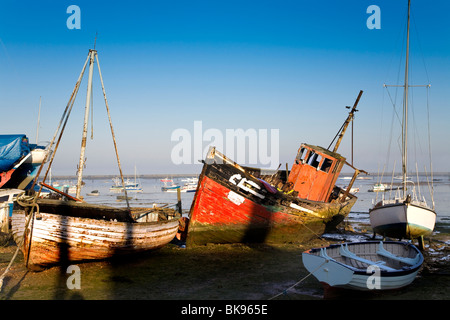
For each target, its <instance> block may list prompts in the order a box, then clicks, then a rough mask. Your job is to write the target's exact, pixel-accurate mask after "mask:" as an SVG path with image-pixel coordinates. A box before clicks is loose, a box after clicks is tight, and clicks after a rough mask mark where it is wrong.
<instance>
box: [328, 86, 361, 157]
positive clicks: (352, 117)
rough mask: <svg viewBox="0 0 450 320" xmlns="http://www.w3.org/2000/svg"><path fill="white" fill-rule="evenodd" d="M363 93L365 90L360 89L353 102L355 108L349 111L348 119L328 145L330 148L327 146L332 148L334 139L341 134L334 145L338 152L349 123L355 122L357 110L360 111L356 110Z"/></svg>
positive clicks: (334, 150)
mask: <svg viewBox="0 0 450 320" xmlns="http://www.w3.org/2000/svg"><path fill="white" fill-rule="evenodd" d="M362 94H363V91H362V90H360V91H359V94H358V97H357V98H356V101H355V103H354V104H353V108H352V109H351V110H350V112H349V113H348V116H347V119H345V122H344V124H343V125H342V126H341V128H340V129H339V131H338V133H337V134H336V136H335V137H334V139H333V141H331V143H330V145H329V146H328V148H327V149H328V150H330V147H331V145H332V144H333V142H334V140H336V137H337V136H339V137H338V140H337V142H336V145H335V146H334V149H333V152H337V150H338V148H339V145H340V144H341V141H342V138H343V137H344V134H345V131H346V130H347V127H348V125H349V124H350V122H351V121H352V122H353V119H354V115H355V112H356V111H358V110H356V107H357V106H358V102H359V99H361V96H362Z"/></svg>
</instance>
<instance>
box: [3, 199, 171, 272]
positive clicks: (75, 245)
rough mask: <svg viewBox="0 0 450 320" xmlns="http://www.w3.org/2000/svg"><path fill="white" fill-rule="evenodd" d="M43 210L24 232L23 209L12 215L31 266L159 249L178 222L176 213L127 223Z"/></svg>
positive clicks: (165, 242)
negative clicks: (161, 217)
mask: <svg viewBox="0 0 450 320" xmlns="http://www.w3.org/2000/svg"><path fill="white" fill-rule="evenodd" d="M85 207H87V208H89V206H85ZM96 207H98V206H93V208H94V209H95V208H96ZM44 208H45V206H44ZM43 210H44V211H40V214H39V215H38V217H36V216H34V217H33V220H32V221H30V224H29V225H28V228H27V231H26V232H25V233H24V231H25V221H26V215H25V211H24V210H16V211H15V212H14V214H13V216H12V233H13V237H14V240H15V241H16V243H17V244H18V245H20V246H21V249H22V251H23V253H24V256H25V261H28V264H27V265H28V266H29V267H30V268H33V267H45V266H50V265H54V264H66V263H74V262H82V261H89V260H102V259H109V258H114V257H119V256H122V255H128V254H135V253H139V252H144V251H150V250H154V249H158V248H161V247H162V246H164V245H166V244H168V243H169V242H170V241H172V240H173V239H174V237H175V235H176V233H177V231H178V225H179V222H178V220H179V219H178V218H179V215H175V216H174V217H172V218H169V219H165V220H162V221H161V220H158V221H150V222H129V221H111V220H109V219H107V220H104V219H96V218H87V217H76V216H71V215H73V214H71V215H64V214H54V213H46V212H45V211H51V210H45V209H43ZM72 213H73V212H72ZM103 213H104V212H103ZM157 216H158V213H156V214H154V218H155V219H158V217H157ZM150 220H151V219H150ZM30 239H31V240H30Z"/></svg>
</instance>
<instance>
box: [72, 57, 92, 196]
mask: <svg viewBox="0 0 450 320" xmlns="http://www.w3.org/2000/svg"><path fill="white" fill-rule="evenodd" d="M96 52H97V51H95V50H92V49H90V50H89V55H88V56H89V78H88V86H87V96H86V107H85V111H84V124H83V136H82V139H81V151H80V162H79V164H78V172H77V176H78V181H77V193H76V198H78V199H80V193H81V182H82V180H83V168H84V155H85V152H86V138H87V131H88V120H89V106H90V104H91V90H92V75H93V73H94V58H95V53H96Z"/></svg>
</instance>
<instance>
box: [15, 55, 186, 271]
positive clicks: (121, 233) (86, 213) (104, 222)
mask: <svg viewBox="0 0 450 320" xmlns="http://www.w3.org/2000/svg"><path fill="white" fill-rule="evenodd" d="M95 59H97V60H96V61H97V66H98V70H99V73H100V80H101V83H102V89H103V96H104V98H105V104H106V109H107V113H108V118H109V122H110V128H111V134H112V138H113V142H114V147H115V151H116V157H117V163H118V167H119V171H120V177H121V180H122V186H124V185H125V183H124V179H123V174H122V169H121V165H120V161H119V156H118V151H117V146H116V140H115V137H114V131H113V126H112V123H111V117H110V113H109V108H108V103H107V100H106V94H105V89H104V86H103V80H102V76H101V72H100V65H99V61H98V56H97V51H95V50H89V54H88V57H87V59H86V62H85V64H84V67H83V69H82V72H81V74H80V77H79V78H78V81H77V84H76V85H75V89H74V90H73V93H72V95H71V98H70V100H69V103H68V104H67V107H66V110H65V111H64V113H63V117H62V119H61V121H60V125H61V124H62V123H64V124H65V123H66V122H67V120H68V117H69V115H70V111H71V108H72V106H73V104H74V99H75V97H76V93H77V92H78V89H79V85H80V83H81V80H82V77H83V74H84V71H85V69H86V66H87V63H88V61H89V62H90V63H89V79H88V91H87V98H86V109H85V119H84V126H83V136H82V143H81V152H80V162H79V165H78V172H77V178H78V179H77V180H78V182H77V192H76V196H75V197H72V196H70V195H68V194H65V193H64V192H62V191H60V190H58V189H55V188H53V187H52V186H49V185H47V184H45V179H46V177H47V174H48V172H49V169H50V167H51V164H52V162H53V159H54V155H55V153H56V149H55V151H54V152H53V155H52V158H51V160H50V162H49V167H48V168H47V172H46V174H45V177H44V179H43V182H41V183H40V184H41V186H43V187H46V188H49V189H50V190H52V191H55V192H58V193H60V194H62V195H63V196H64V197H65V198H67V199H69V200H67V201H61V200H49V199H39V192H40V191H39V192H38V193H37V194H36V195H34V196H30V198H28V197H27V198H23V197H22V198H18V199H17V204H18V206H17V208H16V209H15V210H14V211H13V217H12V232H13V237H14V239H15V240H16V243H17V245H18V247H19V248H20V249H21V250H22V251H23V253H24V256H25V263H26V265H27V266H28V267H29V268H33V267H45V266H49V265H52V264H66V263H72V262H82V261H89V260H100V259H107V258H113V257H117V256H121V255H126V254H131V253H139V252H143V251H148V250H154V249H157V248H160V247H162V246H164V245H166V244H168V243H169V242H170V241H172V240H173V239H174V237H175V235H176V233H177V232H178V226H179V218H180V217H181V216H180V214H179V213H178V212H177V211H175V210H174V209H168V208H151V209H148V210H146V211H144V212H143V211H142V210H143V209H139V211H138V212H137V213H136V212H135V211H136V210H135V209H131V208H130V207H129V203H128V199H126V203H127V208H126V209H120V208H113V207H107V206H99V205H94V204H88V203H84V202H81V200H80V193H81V187H82V185H83V182H82V173H83V168H84V164H85V163H84V160H85V148H86V140H87V123H88V120H89V106H90V97H91V95H90V93H91V89H92V87H91V86H92V73H93V65H94V61H95ZM69 108H70V109H69ZM60 128H61V126H58V130H57V132H56V133H55V136H54V137H53V139H52V141H55V138H56V135H57V133H58V132H59V137H58V139H57V141H58V143H57V144H56V148H57V147H58V145H59V141H60V140H61V137H62V134H63V132H64V128H65V125H64V126H62V129H61V130H60V131H59V129H60ZM36 179H37V178H36ZM124 194H125V196H127V189H126V188H124ZM35 204H37V205H35ZM35 210H36V212H35Z"/></svg>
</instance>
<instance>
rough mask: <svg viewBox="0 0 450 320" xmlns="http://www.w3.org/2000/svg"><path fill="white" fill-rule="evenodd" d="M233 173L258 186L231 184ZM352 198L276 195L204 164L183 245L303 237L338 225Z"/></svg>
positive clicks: (218, 166)
mask: <svg viewBox="0 0 450 320" xmlns="http://www.w3.org/2000/svg"><path fill="white" fill-rule="evenodd" d="M237 174H239V175H240V176H241V178H243V177H245V178H246V179H247V181H251V182H252V183H254V184H253V187H254V186H255V185H258V187H254V188H253V189H252V190H256V191H255V192H253V193H252V192H251V191H252V190H250V191H248V190H247V192H246V191H245V190H244V191H243V190H242V188H239V187H238V186H237V185H235V184H233V183H230V177H232V176H233V175H237ZM241 181H242V180H241ZM255 193H258V194H259V195H260V196H258V195H255ZM261 196H263V197H264V198H263V199H262V198H261ZM355 201H356V198H355V197H352V198H350V199H349V200H348V201H346V202H344V203H338V202H333V203H325V202H319V201H307V200H301V199H297V198H294V197H289V196H287V195H284V194H281V193H279V192H277V193H276V194H274V193H271V192H269V191H267V190H266V189H264V185H263V183H261V182H259V181H258V179H255V178H254V177H252V176H251V175H248V174H247V175H246V174H245V173H244V172H242V171H241V170H239V169H237V168H235V167H233V166H230V165H227V164H205V165H204V168H203V171H202V174H201V176H200V180H199V185H198V188H197V192H196V195H195V197H194V201H193V203H192V206H191V211H190V222H189V227H188V234H187V245H188V246H189V245H202V244H206V243H251V242H257V243H288V242H292V243H302V242H306V241H308V240H310V239H313V238H317V237H319V236H321V235H322V234H323V233H324V231H325V230H326V228H327V227H333V226H336V225H337V224H339V223H340V222H341V221H342V220H343V219H344V218H345V217H346V216H347V215H348V213H349V212H350V209H351V207H352V206H353V204H354V203H355ZM292 203H294V206H291V204H292ZM298 208H300V209H298Z"/></svg>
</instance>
